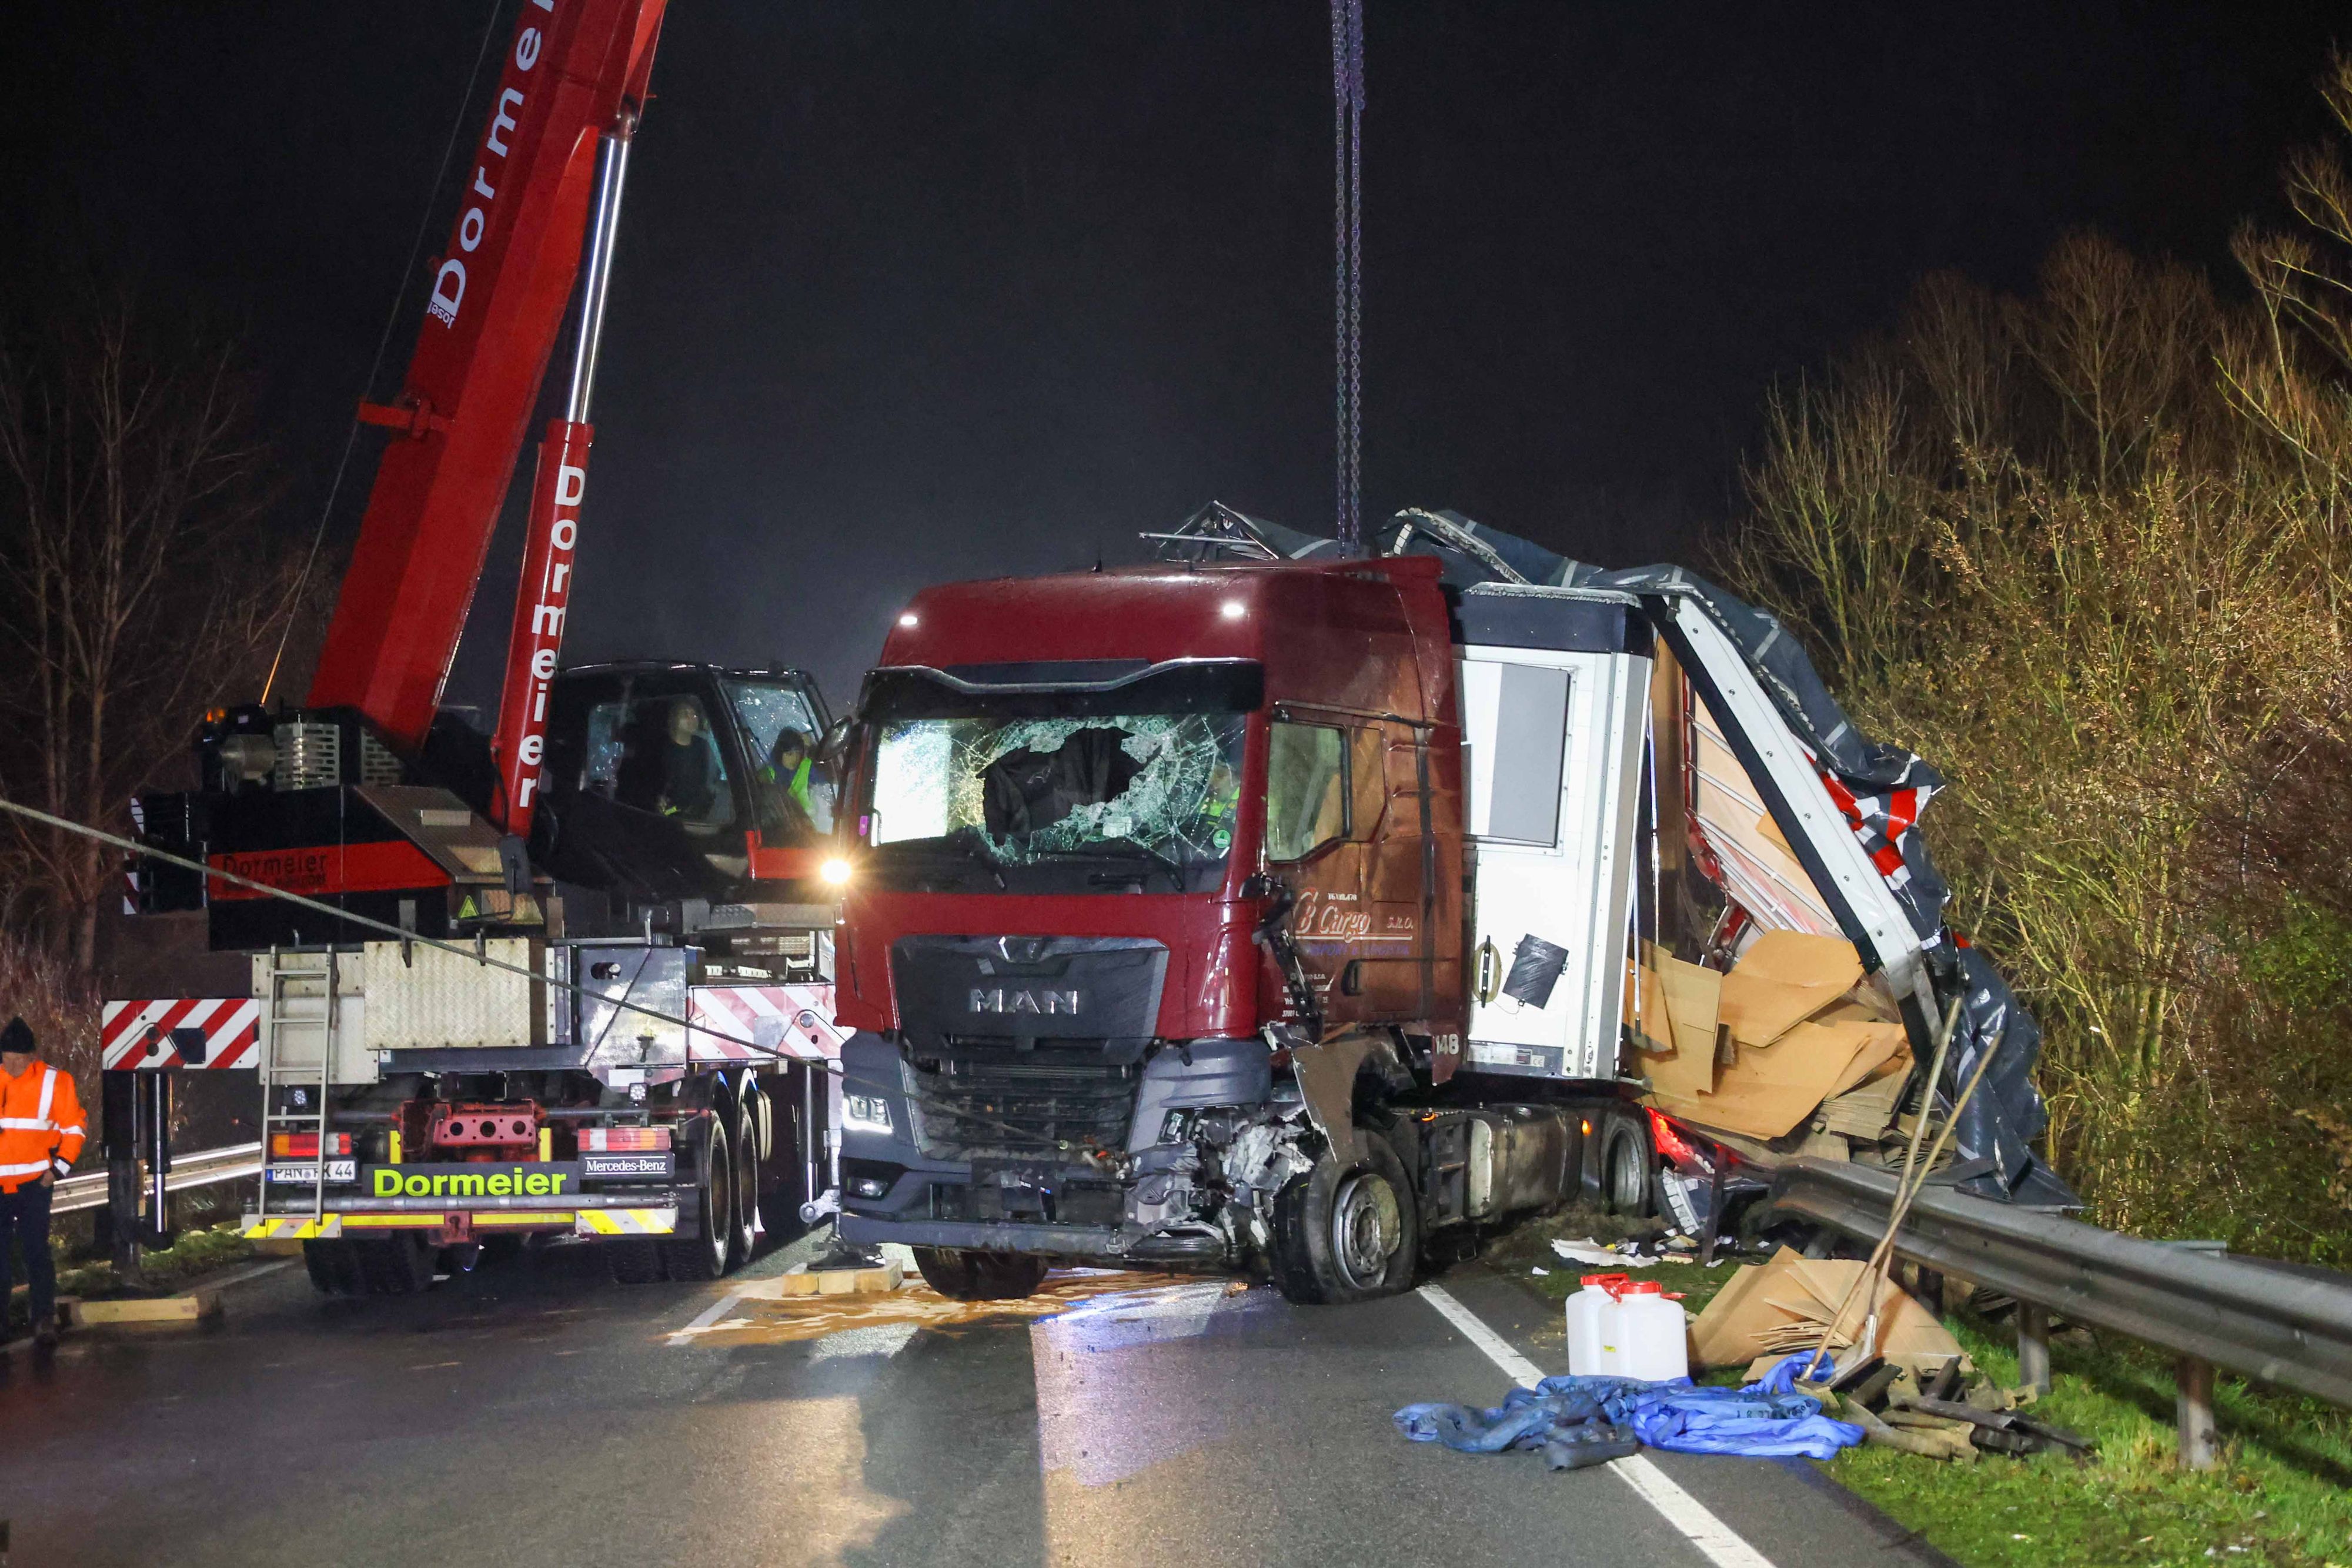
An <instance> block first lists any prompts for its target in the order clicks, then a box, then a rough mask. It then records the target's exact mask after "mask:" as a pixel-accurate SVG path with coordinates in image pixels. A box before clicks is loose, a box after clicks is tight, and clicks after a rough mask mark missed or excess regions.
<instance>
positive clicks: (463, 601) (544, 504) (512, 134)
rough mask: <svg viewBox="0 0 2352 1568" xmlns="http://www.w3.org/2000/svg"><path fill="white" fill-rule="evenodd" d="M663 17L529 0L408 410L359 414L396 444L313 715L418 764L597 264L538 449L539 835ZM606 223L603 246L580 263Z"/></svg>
mask: <svg viewBox="0 0 2352 1568" xmlns="http://www.w3.org/2000/svg"><path fill="white" fill-rule="evenodd" d="M664 10H665V0H525V3H524V5H523V6H522V14H521V16H520V18H518V20H517V23H516V26H515V32H514V37H513V40H512V42H511V44H510V46H509V48H508V50H507V54H506V58H505V63H504V66H503V68H502V69H501V71H500V74H499V89H498V97H497V99H496V100H495V101H494V102H493V104H492V105H491V109H490V114H489V120H488V124H487V125H486V126H485V127H484V130H483V133H482V137H481V140H480V141H479V142H478V144H477V146H476V150H475V156H474V158H473V160H472V163H471V167H470V169H469V171H468V174H467V183H466V191H465V199H464V201H463V202H462V204H461V205H460V208H459V212H458V215H457V220H456V223H455V225H453V227H452V229H451V232H450V235H449V243H448V245H447V246H446V249H445V251H444V253H443V255H442V256H441V258H440V259H439V260H438V261H437V262H436V264H435V266H434V267H433V272H432V287H431V292H430V294H429V296H428V298H427V299H426V311H425V321H424V324H423V326H422V327H421V328H420V329H419V334H418V339H417V343H416V349H415V354H414V356H413V357H412V358H411V360H410V361H409V365H408V374H407V378H406V380H405V382H404V384H403V389H402V392H401V397H400V401H399V402H398V404H397V405H396V406H390V407H387V406H384V405H382V404H376V403H362V405H361V407H360V414H359V416H360V418H361V419H362V420H364V421H366V422H367V423H372V424H381V425H386V426H389V427H391V428H392V429H393V430H394V431H396V432H398V433H399V434H397V435H396V436H395V437H394V440H393V442H392V444H390V445H389V446H388V447H387V448H386V449H385V451H384V454H383V460H382V462H381V464H380V465H379V466H378V468H377V470H376V476H375V485H374V488H373V490H372V491H371V492H370V494H369V497H368V505H367V512H366V515H365V517H363V518H362V522H361V525H360V535H359V541H358V544H357V546H356V547H355V549H353V551H352V562H351V566H350V569H349V570H348V571H346V572H345V574H344V577H343V583H342V591H341V597H340V598H339V599H338V601H337V602H336V606H335V615H334V620H333V621H332V622H331V624H330V625H329V627H328V632H327V640H326V644H325V647H324V649H323V650H322V651H321V653H320V659H319V668H318V674H317V676H316V677H315V678H314V679H313V681H312V682H311V685H310V695H309V698H308V700H307V705H306V706H310V707H314V708H330V707H349V708H355V709H357V710H358V711H359V712H360V713H361V714H362V716H365V718H366V719H367V720H368V721H369V722H370V723H371V724H372V725H373V727H375V728H376V729H377V731H378V732H379V733H380V734H381V735H382V736H383V738H384V739H385V740H386V741H388V742H389V743H391V745H392V746H393V747H395V748H396V749H399V750H401V751H404V752H405V753H407V754H409V755H411V756H414V755H415V752H416V751H417V749H418V748H419V747H422V745H423V744H424V740H425V733H426V731H427V730H428V729H429V728H430V727H431V726H432V722H433V715H434V711H435V709H436V706H438V705H439V702H440V698H441V690H442V685H443V683H444V682H445V681H446V679H447V677H448V672H449V664H450V661H451V659H452V658H453V657H454V656H455V655H456V653H457V641H458V638H459V636H460V634H461V633H462V632H463V631H464V629H465V623H466V616H467V611H468V610H469V609H470V608H471V606H472V603H473V598H474V588H475V585H476V583H477V582H478V581H479V580H480V577H481V572H482V564H483V560H484V558H485V557H486V555H487V554H488V549H489V543H490V535H491V532H492V530H493V528H494V527H495V526H496V523H497V520H498V515H499V508H500V507H501V506H502V505H503V504H504V502H505V499H506V493H507V486H508V484H509V481H510V479H511V478H512V476H513V474H514V469H515V465H516V461H517V458H518V456H519V455H520V451H521V448H522V444H523V441H524V437H525V433H526V431H527V429H528V426H529V423H530V415H531V411H532V408H533V406H534V405H535V404H536V403H537V402H538V399H539V392H540V386H541V382H542V381H543V380H544V378H545V376H546V372H547V364H548V357H549V355H550V354H551V352H552V351H553V350H554V347H555V340H556V338H557V335H558V333H559V332H560V331H561V330H562V319H563V314H564V306H565V303H566V302H567V301H568V300H569V299H570V298H572V293H573V290H574V287H575V285H576V284H577V283H578V282H579V280H580V277H581V273H582V270H583V259H584V260H585V261H586V263H587V267H588V270H589V278H588V287H587V288H586V289H585V290H584V293H583V308H582V311H581V333H580V343H579V361H578V363H577V365H576V366H575V369H574V373H573V376H572V396H571V399H570V401H569V403H568V405H567V407H566V409H565V411H564V417H563V418H561V419H558V420H555V421H552V422H551V423H550V425H549V428H548V433H547V442H546V444H545V445H544V446H543V447H542V449H541V462H540V465H539V476H538V479H539V483H538V484H537V486H535V488H534V494H533V497H532V503H531V509H530V540H529V543H528V545H527V547H526V558H525V573H524V577H523V580H522V583H521V585H520V590H519V591H518V595H517V609H516V618H515V636H514V641H513V643H511V645H510V646H509V650H508V658H509V668H508V678H507V684H506V690H505V693H504V701H503V703H502V706H501V712H500V725H499V764H500V773H501V778H502V779H503V780H504V792H505V799H504V800H503V801H502V802H500V805H501V807H502V811H501V815H502V816H503V818H504V819H505V821H504V822H503V824H502V825H504V826H506V827H507V828H508V829H509V831H518V832H519V831H524V829H525V828H526V827H527V826H528V816H529V808H530V797H531V795H532V793H533V792H534V788H535V785H536V780H537V776H538V765H539V751H540V747H541V739H540V725H541V722H542V721H543V719H544V704H545V692H546V684H545V682H546V676H547V675H550V674H552V673H553V671H554V666H555V662H556V653H555V650H556V648H557V646H558V644H560V643H561V641H562V619H563V604H564V600H565V597H566V596H567V594H568V591H569V588H570V570H571V551H572V545H573V543H574V542H575V539H576V534H577V528H578V507H579V503H580V499H581V497H582V495H583V491H584V487H585V484H586V465H587V453H588V445H589V441H590V438H591V436H592V434H593V431H592V428H591V427H590V425H589V424H588V423H587V393H588V388H589V382H590V379H591V377H592V376H593V367H594V360H595V342H596V329H597V327H598V325H599V323H600V322H601V319H602V316H603V304H604V276H605V271H606V269H607V268H608V267H609V265H610V260H611V255H612V233H613V220H614V216H615V215H616V214H617V209H618V204H619V198H620V186H621V174H622V172H623V171H624V170H625V167H626V159H627V146H628V141H629V138H630V136H631V135H632V134H633V133H634V131H635V127H636V122H637V118H638V116H639V114H640V112H641V111H642V110H643V107H644V103H645V99H646V78H647V76H648V74H649V72H650V71H651V69H652V66H653V56H654V47H655V43H656V37H657V36H658V34H659V32H660V29H661V21H662V16H663V12H664ZM600 145H601V146H602V148H603V150H604V151H603V155H602V159H601V164H602V172H601V175H600V172H599V165H600V158H599V147H600ZM592 213H593V214H594V216H595V219H596V229H595V232H596V236H597V241H598V243H597V245H596V246H595V247H594V249H593V253H592V254H590V255H589V256H586V257H584V258H583V241H584V240H585V238H586V236H587V235H588V233H589V224H590V219H591V215H592ZM541 665H544V666H545V668H544V670H543V671H542V670H541V668H540V666H541Z"/></svg>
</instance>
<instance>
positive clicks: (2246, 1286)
mask: <svg viewBox="0 0 2352 1568" xmlns="http://www.w3.org/2000/svg"><path fill="white" fill-rule="evenodd" d="M1895 1185H1896V1184H1895V1176H1893V1175H1892V1174H1891V1173H1889V1172H1885V1171H1879V1170H1874V1169H1872V1168H1870V1167H1868V1166H1852V1165H1842V1164H1833V1163H1831V1162H1827V1161H1822V1160H1811V1159H1807V1160H1796V1161H1792V1162H1791V1163H1790V1165H1788V1166H1785V1167H1783V1168H1782V1169H1781V1170H1780V1172H1779V1173H1777V1175H1776V1176H1775V1177H1774V1179H1773V1183H1772V1201H1773V1203H1774V1204H1775V1205H1776V1206H1777V1207H1780V1209H1781V1210H1782V1211H1783V1212H1785V1213H1790V1214H1795V1215H1802V1216H1804V1217H1805V1218H1811V1219H1815V1220H1819V1221H1821V1222H1822V1224H1824V1225H1827V1226H1830V1227H1832V1228H1835V1229H1837V1230H1841V1231H1843V1232H1844V1233H1846V1234H1847V1235H1849V1236H1852V1237H1854V1238H1856V1239H1863V1240H1874V1239H1877V1238H1879V1237H1881V1236H1883V1235H1885V1232H1886V1225H1887V1220H1888V1218H1890V1215H1891V1212H1892V1209H1893V1207H1894V1203H1895ZM1895 1251H1897V1252H1898V1253H1900V1254H1901V1255H1902V1256H1903V1257H1905V1258H1906V1259H1908V1260H1911V1261H1912V1262H1914V1263H1916V1264H1918V1265H1919V1266H1921V1267H1923V1268H1927V1269H1930V1270H1935V1271H1937V1272H1938V1273H1942V1274H1956V1275H1958V1276H1959V1277H1960V1278H1962V1279H1965V1280H1970V1281H1975V1282H1976V1283H1978V1284H1980V1285H1982V1286H1985V1287H1986V1288H1988V1289H1990V1290H1993V1291H2000V1293H2001V1294H2003V1295H2007V1296H2011V1297H2014V1298H2015V1299H2016V1300H2017V1301H2018V1302H2019V1304H2020V1312H2019V1317H2018V1352H2019V1355H2018V1361H2019V1370H2020V1372H2021V1374H2022V1375H2024V1377H2025V1380H2026V1381H2028V1382H2032V1381H2034V1380H2035V1377H2036V1375H2037V1374H2038V1375H2039V1376H2040V1378H2041V1379H2042V1381H2044V1382H2046V1380H2047V1378H2048V1375H2049V1314H2051V1313H2053V1312H2054V1313H2056V1314H2058V1315H2060V1316H2063V1318H2065V1319H2066V1321H2067V1322H2074V1323H2081V1324H2084V1325H2085V1326H2087V1327H2091V1328H2100V1329H2107V1330H2110V1331H2112V1332H2114V1333H2120V1334H2123V1335H2126V1336H2127V1337H2129V1338H2132V1339H2137V1340H2139V1341H2141V1342H2142V1343H2146V1344H2150V1345H2154V1346H2156V1347H2158V1348H2159V1349H2162V1350H2168V1351H2170V1352H2171V1353H2172V1354H2174V1355H2175V1356H2176V1357H2178V1358H2179V1368H2178V1380H2179V1408H2178V1412H2177V1415H2178V1419H2179V1427H2180V1458H2181V1462H2182V1463H2183V1464H2184V1465H2186V1466H2189V1467H2190V1468H2193V1469H2201V1468H2204V1467H2206V1466H2208V1465H2210V1464H2212V1463H2213V1462H2214V1460H2215V1458H2216V1454H2217V1441H2216V1434H2215V1430H2214V1421H2213V1375H2214V1371H2215V1369H2216V1368H2223V1369H2227V1370H2229V1371H2231V1372H2235V1373H2240V1374H2242V1375H2245V1376H2247V1377H2252V1378H2259V1379H2261V1380H2262V1381H2263V1382H2266V1383H2273V1384H2277V1385H2281V1386H2283V1387H2286V1388H2292V1389H2294V1390H2296V1391H2298V1392H2300V1393H2304V1394H2308V1395H2311V1396H2314V1397H2315V1398H2318V1399H2324V1400H2326V1401H2327V1402H2328V1403H2330V1404H2332V1405H2336V1406H2352V1275H2345V1274H2339V1273H2336V1272H2333V1271H2331V1270H2318V1269H2302V1268H2297V1267H2294V1266H2292V1265H2284V1264H2274V1263H2269V1262H2265V1261H2263V1260H2258V1259H2251V1258H2233V1257H2231V1256H2230V1255H2229V1254H2227V1253H2225V1252H2214V1251H2208V1250H2205V1249H2202V1248H2187V1247H2181V1246H2177V1245H2173V1244H2171V1243H2168V1242H2163V1241H2148V1240H2144V1239H2140V1238H2138V1237H2132V1236H2118V1235H2116V1233H2115V1232H2113V1231H2111V1230H2102V1229H2100V1228H2098V1227H2096V1226H2093V1225H2084V1224H2083V1223H2081V1222H2080V1221H2077V1220H2073V1219H2067V1218H2063V1217H2062V1216H2059V1215H2053V1214H2042V1213H2036V1212H2034V1211H2032V1210H2030V1209H2021V1208H2018V1207H2014V1206H2013V1205H2009V1204H1998V1203H1989V1202H1986V1201H1985V1200H1984V1199H1982V1198H1974V1197H1961V1196H1960V1195H1959V1194H1958V1193H1955V1192H1950V1191H1946V1190H1937V1191H1931V1192H1927V1193H1923V1194H1921V1195H1920V1196H1919V1197H1917V1198H1916V1200H1914V1202H1913V1204H1912V1206H1911V1207H1910V1210H1909V1211H1908V1213H1907V1214H1906V1217H1905V1218H1904V1223H1903V1225H1902V1228H1901V1229H1900V1230H1899V1232H1898V1233H1897V1235H1896V1238H1895ZM2029 1308H2031V1309H2033V1311H2032V1312H2028V1310H2027V1309H2029Z"/></svg>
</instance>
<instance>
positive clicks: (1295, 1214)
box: [1269, 1127, 1421, 1306]
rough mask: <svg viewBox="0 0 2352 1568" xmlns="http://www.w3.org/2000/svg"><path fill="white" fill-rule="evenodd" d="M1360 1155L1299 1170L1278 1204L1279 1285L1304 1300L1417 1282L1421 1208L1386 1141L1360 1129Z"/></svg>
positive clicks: (1336, 1298)
mask: <svg viewBox="0 0 2352 1568" xmlns="http://www.w3.org/2000/svg"><path fill="white" fill-rule="evenodd" d="M1356 1137H1357V1140H1358V1141H1359V1142H1360V1144H1361V1145H1363V1157H1362V1158H1360V1159H1359V1160H1358V1161H1356V1163H1355V1164H1354V1165H1351V1166H1342V1165H1341V1164H1340V1163H1339V1161H1338V1160H1336V1159H1333V1158H1332V1157H1331V1156H1330V1155H1328V1154H1327V1155H1324V1156H1323V1157H1322V1158H1321V1159H1319V1160H1318V1161H1317V1162H1316V1163H1315V1168H1314V1169H1313V1170H1311V1171H1308V1172H1307V1174H1306V1175H1304V1176H1294V1177H1292V1178H1291V1180H1290V1183H1289V1185H1288V1186H1285V1187H1284V1188H1283V1189H1282V1192H1281V1194H1280V1196H1278V1197H1276V1199H1275V1203H1274V1246H1273V1249H1272V1253H1273V1256H1272V1257H1271V1258H1270V1259H1269V1261H1270V1262H1271V1263H1272V1265H1273V1273H1274V1284H1275V1288H1276V1290H1278V1291H1281V1292H1282V1293H1283V1296H1284V1298H1285V1299H1286V1300H1288V1301H1296V1302H1298V1303H1299V1304H1301V1305H1302V1306H1316V1305H1324V1304H1331V1305H1337V1304H1339V1303H1342V1302H1347V1301H1370V1300H1371V1299H1372V1298H1374V1297H1376V1296H1391V1295H1394V1294H1396V1293H1397V1292H1398V1291H1403V1290H1406V1289H1408V1288H1410V1287H1411V1285H1412V1270H1413V1265H1414V1262H1415V1260H1417V1259H1418V1258H1419V1257H1420V1256H1421V1207H1420V1203H1419V1200H1418V1199H1417V1198H1416V1197H1415V1196H1414V1194H1413V1190H1412V1183H1411V1182H1410V1181H1409V1180H1407V1179H1406V1177H1405V1174H1404V1163H1403V1162H1402V1161H1401V1160H1399V1159H1398V1158H1397V1156H1396V1151H1395V1150H1394V1149H1392V1148H1391V1147H1390V1146H1389V1141H1388V1139H1386V1138H1384V1137H1382V1136H1381V1134H1378V1133H1375V1132H1373V1131H1371V1130H1370V1129H1369V1128H1365V1127H1359V1128H1357V1129H1356Z"/></svg>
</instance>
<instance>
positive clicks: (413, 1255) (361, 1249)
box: [351, 1230, 434, 1296]
mask: <svg viewBox="0 0 2352 1568" xmlns="http://www.w3.org/2000/svg"><path fill="white" fill-rule="evenodd" d="M351 1245H352V1251H354V1252H356V1253H357V1254H358V1255H359V1262H360V1277H361V1278H362V1279H363V1280H365V1281H367V1292H368V1294H369V1295H371V1296H413V1295H415V1294H416V1293H417V1292H418V1291H429V1290H431V1289H432V1288H433V1261H434V1249H432V1248H430V1247H428V1246H426V1245H425V1239H424V1238H423V1237H421V1236H419V1235H417V1234H416V1233H415V1231H413V1230H407V1231H401V1232H399V1233H397V1234H394V1235H392V1236H387V1237H385V1238H384V1239H383V1240H381V1241H354V1242H352V1244H351Z"/></svg>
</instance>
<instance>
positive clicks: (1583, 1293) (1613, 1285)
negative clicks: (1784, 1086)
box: [1568, 1274, 1633, 1377]
mask: <svg viewBox="0 0 2352 1568" xmlns="http://www.w3.org/2000/svg"><path fill="white" fill-rule="evenodd" d="M1576 1282H1577V1283H1578V1284H1579V1285H1580V1286H1582V1287H1583V1289H1581V1290H1580V1291H1577V1292H1576V1294H1574V1295H1572V1296H1570V1297H1569V1299H1568V1370H1569V1372H1570V1375H1573V1376H1577V1377H1614V1376H1616V1375H1617V1368H1616V1366H1615V1364H1614V1363H1615V1358H1616V1354H1617V1351H1616V1347H1617V1292H1618V1291H1621V1290H1622V1289H1624V1288H1625V1287H1626V1286H1627V1285H1630V1284H1632V1283H1633V1276H1632V1275H1630V1274H1586V1275H1583V1276H1581V1277H1580V1278H1579V1279H1578V1280H1577V1281H1576Z"/></svg>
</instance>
